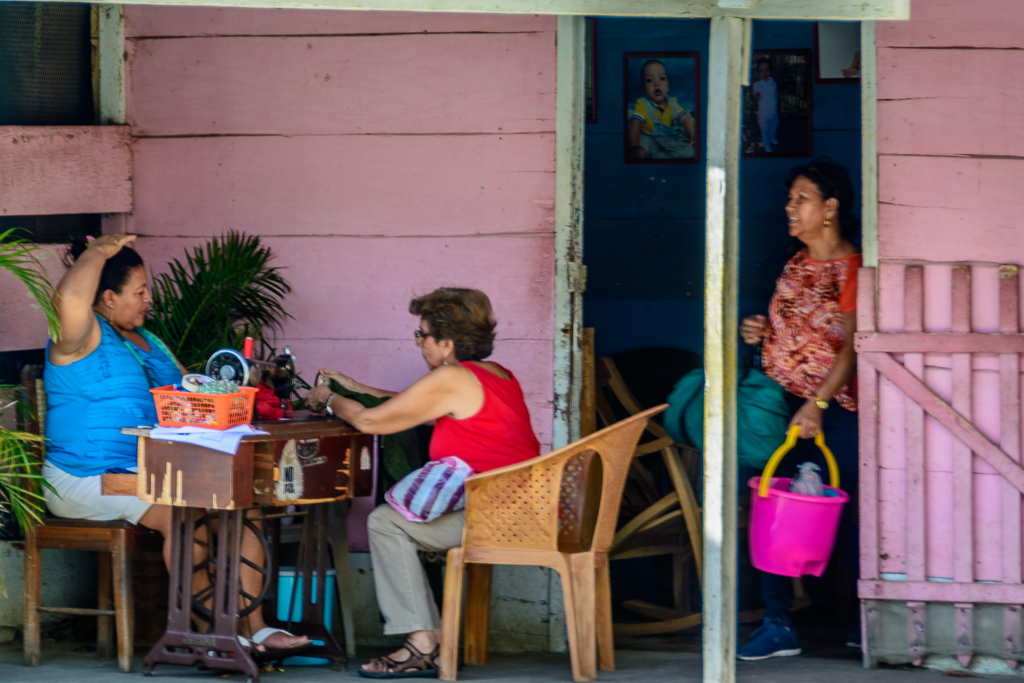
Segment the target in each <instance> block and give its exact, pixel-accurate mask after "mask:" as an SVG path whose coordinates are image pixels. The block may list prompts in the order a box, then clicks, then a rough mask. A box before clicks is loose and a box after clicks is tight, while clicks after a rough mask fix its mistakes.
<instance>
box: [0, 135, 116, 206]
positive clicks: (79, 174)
mask: <svg viewBox="0 0 1024 683" xmlns="http://www.w3.org/2000/svg"><path fill="white" fill-rule="evenodd" d="M131 177H132V157H131V150H130V148H129V142H128V128H127V127H126V126H4V127H0V213H3V214H6V215H12V216H30V215H49V214H61V213H105V212H110V213H113V212H120V211H130V210H131V208H132V183H131Z"/></svg>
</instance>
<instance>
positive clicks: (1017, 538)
mask: <svg viewBox="0 0 1024 683" xmlns="http://www.w3.org/2000/svg"><path fill="white" fill-rule="evenodd" d="M1019 298H1020V272H1019V268H1018V267H1017V266H1000V267H999V331H1000V332H1004V333H1016V332H1018V331H1019V329H1020V322H1019V316H1020V303H1019ZM999 404H1000V409H1001V410H1000V416H999V427H1000V437H999V446H1000V448H1002V449H1003V452H1004V453H1006V455H1008V456H1009V457H1010V459H1011V460H1014V461H1016V462H1018V463H1019V462H1020V461H1021V460H1020V455H1021V454H1020V356H1019V355H1018V354H1017V353H1005V354H1002V355H1000V356H999ZM1002 504H1003V509H1002V522H1003V535H1002V541H1001V543H1000V546H1001V547H1002V552H1003V576H1002V580H1003V583H1020V581H1021V497H1020V493H1019V492H1018V491H1017V490H1016V489H1015V488H1014V487H1013V486H1012V485H1011V484H1009V483H1008V482H1004V483H1003V495H1002ZM1017 624H1018V627H1017V634H1016V635H1017V640H1015V641H1014V643H1016V644H1019V640H1020V616H1019V614H1018V616H1017Z"/></svg>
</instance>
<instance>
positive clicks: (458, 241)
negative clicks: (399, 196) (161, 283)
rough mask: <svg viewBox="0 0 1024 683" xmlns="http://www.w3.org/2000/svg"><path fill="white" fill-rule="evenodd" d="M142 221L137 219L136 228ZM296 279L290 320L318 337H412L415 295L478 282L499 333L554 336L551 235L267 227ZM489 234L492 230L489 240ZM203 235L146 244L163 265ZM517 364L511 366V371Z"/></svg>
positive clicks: (149, 256) (279, 260) (269, 240)
mask: <svg viewBox="0 0 1024 683" xmlns="http://www.w3.org/2000/svg"><path fill="white" fill-rule="evenodd" d="M134 227H135V226H133V225H132V224H131V223H130V224H129V230H133V229H134ZM262 239H263V243H264V244H266V245H267V246H269V247H270V248H271V250H272V251H273V253H274V254H275V257H276V258H275V262H274V263H275V264H276V265H281V266H286V267H287V269H286V270H285V271H284V273H283V275H284V276H285V277H286V278H287V279H288V281H289V282H290V283H291V285H292V293H291V294H290V295H289V296H288V298H287V299H286V301H285V308H286V309H287V311H288V312H289V313H291V315H292V316H293V317H294V319H293V320H290V321H288V323H287V325H286V328H287V329H286V331H285V332H286V334H287V330H290V329H296V330H302V335H303V336H304V337H306V338H310V339H317V338H322V339H337V338H342V339H379V340H400V341H405V340H409V341H411V340H412V333H413V330H414V329H415V328H416V323H417V320H416V318H415V317H414V316H412V315H409V314H408V313H407V312H406V311H407V309H408V305H409V300H410V299H411V298H412V297H413V295H414V294H424V293H426V292H429V291H432V290H433V289H436V288H437V287H441V286H445V285H455V286H462V287H476V288H479V289H481V290H483V291H484V292H485V293H486V294H487V295H488V296H489V297H490V298H491V303H492V306H493V307H494V312H495V316H496V318H497V320H498V328H497V332H498V339H499V344H500V340H503V339H529V340H545V341H546V342H547V343H548V345H549V348H550V345H551V340H552V329H551V321H552V319H553V317H554V311H553V310H552V302H551V291H552V289H553V284H552V281H553V277H554V274H553V267H554V264H553V260H554V259H553V244H554V238H553V236H551V235H536V236H531V235H526V236H521V235H513V236H501V237H497V236H494V237H483V238H479V237H464V238H451V237H423V238H395V239H364V238H358V237H351V238H323V237H309V238H295V237H263V238H262ZM481 240H486V242H485V243H482V242H481ZM202 242H203V240H201V239H198V238H190V239H176V238H170V237H154V238H142V239H140V240H139V242H138V244H139V252H140V253H141V254H142V256H143V257H144V258H145V259H146V261H147V263H149V264H151V266H152V267H153V268H154V269H156V270H160V265H161V264H163V263H164V262H165V261H167V260H169V259H170V258H172V257H174V258H178V259H179V260H183V254H184V251H183V250H184V248H185V247H189V248H191V247H192V246H193V245H198V244H201V243H202ZM515 371H516V370H515V369H513V372H515Z"/></svg>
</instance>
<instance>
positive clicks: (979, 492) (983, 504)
mask: <svg viewBox="0 0 1024 683" xmlns="http://www.w3.org/2000/svg"><path fill="white" fill-rule="evenodd" d="M974 460H975V462H977V461H978V460H979V458H977V457H975V458H974ZM1004 481H1005V480H1004V479H1003V478H1002V477H1000V476H999V475H998V474H995V473H993V474H975V475H974V491H973V493H974V580H975V581H1002V579H1003V547H1002V540H1003V513H1002V506H1003V482H1004Z"/></svg>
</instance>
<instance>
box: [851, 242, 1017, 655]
mask: <svg viewBox="0 0 1024 683" xmlns="http://www.w3.org/2000/svg"><path fill="white" fill-rule="evenodd" d="M972 280H973V282H972ZM858 285H859V286H858V291H859V301H858V333H857V338H856V348H857V352H858V377H859V388H860V405H861V410H862V412H861V427H860V438H861V581H860V584H859V594H860V597H861V598H862V600H864V601H865V603H864V605H865V608H864V616H865V619H864V624H865V627H864V628H865V636H866V638H865V643H867V648H868V651H867V654H868V656H869V657H870V656H871V652H870V650H871V647H872V644H871V640H872V637H875V638H877V637H878V633H879V631H878V630H877V629H878V624H879V619H880V617H879V615H878V612H877V604H878V603H876V602H875V601H898V602H901V603H905V604H906V614H907V654H908V657H909V660H910V661H913V662H915V663H918V664H919V663H921V661H922V660H923V658H924V656H925V655H926V654H929V653H932V652H935V651H936V649H935V647H933V646H931V645H930V641H929V634H928V623H929V621H928V618H927V607H928V604H929V603H952V606H953V608H954V609H953V615H954V616H953V620H954V624H953V629H954V639H955V641H954V642H955V654H956V656H957V658H958V659H959V660H960V662H961V664H963V665H964V666H967V665H968V664H969V663H970V661H971V659H972V658H973V657H974V655H975V654H976V652H978V651H979V650H978V649H977V648H976V647H975V644H976V643H975V622H976V619H975V607H976V605H977V606H979V607H980V606H981V604H991V603H997V604H1000V605H1002V606H1003V607H1002V609H1003V624H1002V628H1003V638H1002V643H1003V649H1002V653H1001V654H1002V656H1003V657H1004V658H1005V659H1006V661H1007V662H1008V663H1009V664H1010V665H1011V666H1012V667H1016V666H1017V664H1018V663H1019V662H1020V661H1022V660H1024V650H1022V647H1021V606H1022V604H1024V586H1022V584H1021V514H1022V507H1021V494H1022V493H1024V469H1022V468H1021V394H1020V392H1021V384H1020V382H1021V378H1020V372H1021V365H1020V354H1021V353H1024V335H1022V334H1021V330H1020V304H1021V302H1020V277H1019V272H1018V267H1017V266H1012V265H1004V266H999V267H988V268H985V267H974V268H972V267H971V266H966V265H944V264H925V265H904V264H899V263H885V262H883V263H882V264H881V265H880V267H879V269H877V271H876V269H874V268H864V269H862V270H861V271H860V272H859V281H858ZM876 293H877V296H878V300H876Z"/></svg>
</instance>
